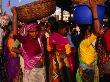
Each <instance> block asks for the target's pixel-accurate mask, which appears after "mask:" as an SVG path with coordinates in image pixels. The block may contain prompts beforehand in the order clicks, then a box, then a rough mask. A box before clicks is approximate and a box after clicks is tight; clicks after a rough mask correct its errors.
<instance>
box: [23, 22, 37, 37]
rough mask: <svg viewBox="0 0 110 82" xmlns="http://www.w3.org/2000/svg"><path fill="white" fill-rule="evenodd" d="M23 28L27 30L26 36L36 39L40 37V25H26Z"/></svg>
mask: <svg viewBox="0 0 110 82" xmlns="http://www.w3.org/2000/svg"><path fill="white" fill-rule="evenodd" d="M23 28H24V29H25V32H24V34H25V36H30V37H32V38H36V36H37V35H38V30H39V25H38V24H37V23H30V24H25V25H24V26H23Z"/></svg>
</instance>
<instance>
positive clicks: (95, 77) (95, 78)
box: [76, 49, 99, 82]
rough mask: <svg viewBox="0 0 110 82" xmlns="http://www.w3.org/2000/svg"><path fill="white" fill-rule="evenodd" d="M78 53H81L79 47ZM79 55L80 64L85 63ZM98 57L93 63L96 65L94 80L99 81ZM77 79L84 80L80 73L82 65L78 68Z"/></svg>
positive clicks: (79, 81) (78, 81) (78, 80)
mask: <svg viewBox="0 0 110 82" xmlns="http://www.w3.org/2000/svg"><path fill="white" fill-rule="evenodd" d="M78 53H79V49H78ZM78 56H79V62H80V64H85V63H84V62H83V61H82V60H81V59H80V55H78ZM97 59H98V57H97V58H96V61H94V62H93V63H92V65H94V66H95V75H94V82H99V69H98V67H97ZM76 80H77V82H83V81H82V78H81V74H80V67H79V68H78V69H77V73H76Z"/></svg>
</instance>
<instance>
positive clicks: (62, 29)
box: [58, 21, 68, 36]
mask: <svg viewBox="0 0 110 82" xmlns="http://www.w3.org/2000/svg"><path fill="white" fill-rule="evenodd" d="M67 27H68V24H67V22H65V21H58V33H60V34H61V35H63V36H66V35H67Z"/></svg>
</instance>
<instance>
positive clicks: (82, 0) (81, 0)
mask: <svg viewBox="0 0 110 82" xmlns="http://www.w3.org/2000/svg"><path fill="white" fill-rule="evenodd" d="M88 1H89V0H72V2H73V3H75V4H80V3H88ZM95 1H96V2H97V4H104V2H105V1H106V0H95Z"/></svg>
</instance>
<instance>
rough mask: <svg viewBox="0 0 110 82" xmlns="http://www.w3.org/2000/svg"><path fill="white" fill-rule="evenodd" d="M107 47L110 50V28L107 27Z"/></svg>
mask: <svg viewBox="0 0 110 82" xmlns="http://www.w3.org/2000/svg"><path fill="white" fill-rule="evenodd" d="M104 39H105V44H106V49H107V51H108V52H110V29H107V31H105V34H104Z"/></svg>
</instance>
